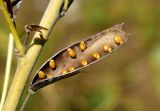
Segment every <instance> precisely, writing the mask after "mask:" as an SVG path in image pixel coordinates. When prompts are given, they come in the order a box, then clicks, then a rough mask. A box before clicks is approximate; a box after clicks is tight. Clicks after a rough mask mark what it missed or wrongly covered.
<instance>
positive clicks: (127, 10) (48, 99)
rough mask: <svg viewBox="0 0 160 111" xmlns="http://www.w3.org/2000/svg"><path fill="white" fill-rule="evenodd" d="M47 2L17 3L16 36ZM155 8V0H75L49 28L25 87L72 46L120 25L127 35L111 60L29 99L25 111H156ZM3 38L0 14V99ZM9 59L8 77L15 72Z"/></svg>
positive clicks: (159, 32) (159, 19)
mask: <svg viewBox="0 0 160 111" xmlns="http://www.w3.org/2000/svg"><path fill="white" fill-rule="evenodd" d="M48 1H49V0H45V1H44V0H43V1H40V0H23V3H22V6H21V9H20V10H19V12H18V15H17V20H16V23H17V29H18V32H19V34H21V35H24V25H26V24H38V23H39V21H40V19H41V17H42V15H43V13H44V11H45V8H46V6H47V4H48ZM159 4H160V1H159V0H75V1H74V2H73V4H72V6H71V7H70V9H69V11H68V12H67V14H66V16H64V17H63V18H62V19H60V21H58V23H57V24H56V26H55V27H54V29H53V31H52V33H51V35H50V37H49V39H48V41H47V42H46V44H45V47H44V48H43V51H42V53H41V55H40V57H39V59H38V61H37V64H36V66H35V67H34V70H33V72H32V75H31V77H30V80H29V81H28V84H30V81H31V79H32V77H33V75H34V72H35V71H36V69H38V67H40V66H41V64H42V63H43V62H45V60H47V59H48V58H49V57H50V56H52V54H54V53H56V52H57V51H58V50H60V49H62V48H64V47H65V46H67V45H69V44H71V43H73V42H75V41H78V40H81V39H83V38H86V37H88V36H90V35H92V34H95V33H97V32H100V31H102V30H104V29H106V28H109V27H111V26H113V25H115V24H118V23H122V22H125V27H124V30H125V31H126V32H129V33H131V34H132V35H131V36H130V37H129V40H128V42H127V44H126V45H125V46H124V47H122V48H121V49H119V50H118V51H117V52H115V53H113V54H112V55H111V56H109V57H107V58H105V59H103V60H102V61H100V62H98V63H96V64H94V65H92V66H90V67H88V68H87V69H85V70H83V71H82V72H81V73H80V74H79V75H76V76H74V77H71V78H68V79H65V80H62V81H59V82H57V83H54V84H52V85H49V86H47V87H45V88H43V89H41V90H40V91H38V92H37V93H36V94H35V95H33V96H31V98H30V100H29V102H28V104H27V111H159V110H160V105H159V103H160V7H159ZM8 33H9V28H8V25H7V23H6V20H5V19H4V16H3V14H2V12H0V94H1V92H2V86H3V80H4V71H5V70H4V69H5V64H6V54H7V44H8V43H7V42H8ZM22 39H23V38H22ZM13 56H14V61H13V63H12V77H13V76H14V72H15V68H16V57H15V55H13ZM12 77H11V80H12ZM26 93H27V88H26ZM13 96H14V95H13Z"/></svg>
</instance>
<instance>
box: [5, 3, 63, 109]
mask: <svg viewBox="0 0 160 111" xmlns="http://www.w3.org/2000/svg"><path fill="white" fill-rule="evenodd" d="M63 2H64V0H50V3H49V5H48V7H47V9H46V11H45V13H44V15H43V18H42V20H41V22H40V26H43V27H45V28H47V29H49V31H48V32H47V31H44V32H43V35H44V37H45V38H46V39H47V37H48V34H49V32H50V31H51V28H52V27H53V25H54V24H55V23H56V21H57V18H58V17H59V10H60V8H61V6H62V4H63ZM37 37H39V34H38V33H35V35H34V37H33V42H32V47H31V48H30V49H29V50H28V52H27V54H26V55H25V56H24V57H23V58H21V60H20V62H19V63H18V66H17V70H16V73H15V77H14V79H13V82H12V85H11V87H10V90H9V93H8V96H7V98H6V101H5V103H4V107H3V109H2V111H15V110H16V108H17V106H18V104H19V101H20V97H21V95H22V92H23V89H24V87H25V85H26V82H27V80H28V77H29V75H30V73H31V71H32V68H33V66H34V64H35V62H36V60H37V58H38V56H39V54H40V51H41V49H42V46H43V44H35V43H34V41H35V38H37ZM39 39H40V37H39Z"/></svg>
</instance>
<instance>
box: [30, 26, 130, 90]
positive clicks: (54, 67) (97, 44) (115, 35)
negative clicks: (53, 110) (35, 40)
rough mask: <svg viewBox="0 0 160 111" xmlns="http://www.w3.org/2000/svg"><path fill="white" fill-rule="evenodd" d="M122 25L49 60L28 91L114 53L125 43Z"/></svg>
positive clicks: (57, 79) (83, 41) (67, 75)
mask: <svg viewBox="0 0 160 111" xmlns="http://www.w3.org/2000/svg"><path fill="white" fill-rule="evenodd" d="M122 27H123V23H122V24H118V25H115V26H113V27H111V28H109V29H107V30H104V31H102V32H100V33H98V34H95V35H92V36H90V37H88V38H86V39H84V40H81V41H78V42H76V43H73V44H71V45H69V46H67V47H66V48H64V49H62V50H60V51H59V52H57V53H56V54H55V55H53V56H52V57H51V58H49V59H48V60H47V61H46V62H45V63H44V64H43V65H42V66H41V67H40V68H39V69H38V70H37V72H36V74H35V76H34V78H33V80H32V82H31V85H30V88H29V90H30V91H33V92H35V91H37V90H39V89H40V88H43V87H45V86H47V85H49V84H51V83H54V82H56V81H59V80H61V79H64V78H68V77H70V76H73V75H75V74H78V72H79V71H80V70H81V69H83V68H85V67H88V66H89V65H91V64H93V63H95V62H97V61H99V60H101V59H102V58H104V57H106V56H108V55H110V54H111V53H112V52H114V51H116V50H117V49H118V48H120V47H121V46H122V45H123V44H125V43H126V42H127V39H128V34H127V33H125V32H124V31H122Z"/></svg>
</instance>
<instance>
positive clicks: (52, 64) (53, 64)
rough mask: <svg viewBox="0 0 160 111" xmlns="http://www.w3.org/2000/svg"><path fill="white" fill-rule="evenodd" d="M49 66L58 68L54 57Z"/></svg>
mask: <svg viewBox="0 0 160 111" xmlns="http://www.w3.org/2000/svg"><path fill="white" fill-rule="evenodd" d="M49 67H50V68H52V69H55V68H56V63H55V61H54V60H53V59H52V60H50V61H49Z"/></svg>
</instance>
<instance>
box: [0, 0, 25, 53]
mask: <svg viewBox="0 0 160 111" xmlns="http://www.w3.org/2000/svg"><path fill="white" fill-rule="evenodd" d="M0 5H1V8H2V11H3V14H4V16H5V18H6V20H7V22H8V25H9V28H10V31H11V32H12V34H13V37H14V41H15V46H16V49H17V50H18V51H19V54H21V55H23V54H24V49H23V46H22V43H21V41H20V38H19V36H18V33H17V31H16V29H15V26H14V23H13V21H12V19H11V17H10V14H9V13H8V11H7V8H6V6H5V4H4V1H3V0H0Z"/></svg>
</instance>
